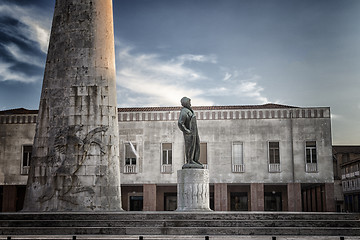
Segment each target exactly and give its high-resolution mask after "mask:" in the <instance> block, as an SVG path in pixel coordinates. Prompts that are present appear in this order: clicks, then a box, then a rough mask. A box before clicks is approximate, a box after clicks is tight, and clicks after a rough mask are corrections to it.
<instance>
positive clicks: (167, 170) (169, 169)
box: [161, 164, 173, 173]
mask: <svg viewBox="0 0 360 240" xmlns="http://www.w3.org/2000/svg"><path fill="white" fill-rule="evenodd" d="M172 172H173V170H172V164H163V165H161V173H172Z"/></svg>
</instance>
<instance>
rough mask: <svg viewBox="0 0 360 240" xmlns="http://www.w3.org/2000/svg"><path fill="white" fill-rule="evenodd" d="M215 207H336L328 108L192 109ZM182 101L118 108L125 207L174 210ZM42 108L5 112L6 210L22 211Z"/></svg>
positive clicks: (2, 176)
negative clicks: (167, 104) (171, 105)
mask: <svg viewBox="0 0 360 240" xmlns="http://www.w3.org/2000/svg"><path fill="white" fill-rule="evenodd" d="M193 109H194V111H195V113H196V115H197V119H198V129H199V135H200V141H201V144H200V145H201V146H200V147H201V156H200V161H201V162H202V163H203V164H204V165H205V167H206V168H208V169H209V173H210V206H211V208H212V209H213V210H215V211H334V210H335V200H334V175H333V172H334V171H333V155H332V142H331V120H330V109H329V108H326V107H325V108H298V107H290V106H283V105H276V104H266V105H257V106H212V107H193ZM179 113H180V107H154V108H119V116H118V117H119V139H120V144H119V149H120V171H121V183H122V185H121V191H122V205H123V209H124V210H128V211H132V210H143V211H168V210H169V211H170V210H175V209H176V206H177V203H176V194H177V185H176V184H177V183H176V181H177V170H180V169H181V167H182V165H183V164H184V162H185V159H184V140H183V136H182V132H181V131H180V130H179V129H178V126H177V119H178V116H179ZM36 117H37V114H36V111H28V110H24V109H15V110H8V111H3V112H0V137H1V140H0V141H1V155H0V169H1V170H0V185H1V189H0V193H1V194H2V196H1V198H2V200H1V201H2V203H1V205H2V211H16V210H20V209H21V201H22V197H23V191H24V186H25V185H26V179H27V175H26V174H27V171H28V166H29V161H30V160H31V145H32V141H33V137H34V133H35V122H36Z"/></svg>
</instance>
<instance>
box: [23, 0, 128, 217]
mask: <svg viewBox="0 0 360 240" xmlns="http://www.w3.org/2000/svg"><path fill="white" fill-rule="evenodd" d="M118 136H119V135H118V117H117V105H116V82H115V50H114V30H113V12H112V0H57V1H56V3H55V12H54V17H53V23H52V29H51V35H50V42H49V49H48V55H47V60H46V66H45V73H44V80H43V87H42V92H41V99H40V107H39V115H38V122H37V126H36V134H35V139H34V145H33V158H32V162H31V169H30V173H29V179H28V184H27V190H26V197H25V203H24V211H119V210H122V209H121V191H120V169H119V137H118Z"/></svg>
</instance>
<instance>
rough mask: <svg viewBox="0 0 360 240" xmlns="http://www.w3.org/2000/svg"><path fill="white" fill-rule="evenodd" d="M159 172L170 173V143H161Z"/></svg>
mask: <svg viewBox="0 0 360 240" xmlns="http://www.w3.org/2000/svg"><path fill="white" fill-rule="evenodd" d="M161 149H162V159H161V172H162V173H172V172H173V171H172V144H171V143H162V144H161Z"/></svg>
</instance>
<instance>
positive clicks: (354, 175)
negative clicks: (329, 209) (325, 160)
mask: <svg viewBox="0 0 360 240" xmlns="http://www.w3.org/2000/svg"><path fill="white" fill-rule="evenodd" d="M333 154H334V161H335V164H334V175H335V189H336V188H338V189H339V192H341V194H336V193H337V191H335V200H336V208H337V211H345V212H360V146H334V147H333ZM339 195H340V196H339Z"/></svg>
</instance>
